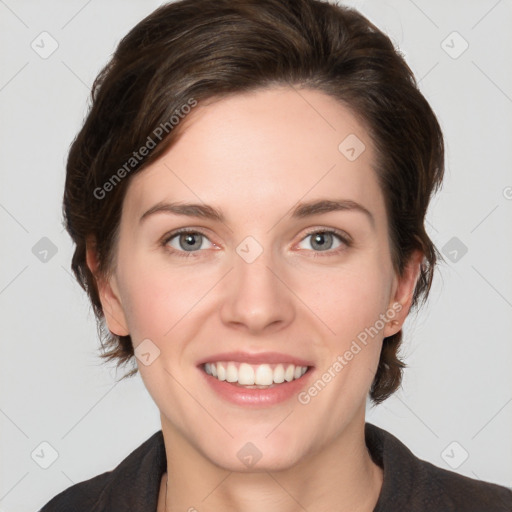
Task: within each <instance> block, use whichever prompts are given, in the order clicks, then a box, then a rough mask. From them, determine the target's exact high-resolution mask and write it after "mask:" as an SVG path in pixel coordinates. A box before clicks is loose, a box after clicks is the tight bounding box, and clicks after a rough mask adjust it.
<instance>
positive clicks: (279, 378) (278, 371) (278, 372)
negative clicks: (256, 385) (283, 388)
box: [274, 364, 284, 384]
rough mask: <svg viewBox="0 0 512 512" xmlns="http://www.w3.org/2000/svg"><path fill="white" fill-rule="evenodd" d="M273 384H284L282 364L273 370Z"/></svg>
mask: <svg viewBox="0 0 512 512" xmlns="http://www.w3.org/2000/svg"><path fill="white" fill-rule="evenodd" d="M274 382H275V383H276V384H281V382H284V367H283V365H282V364H278V365H277V366H276V367H275V369H274Z"/></svg>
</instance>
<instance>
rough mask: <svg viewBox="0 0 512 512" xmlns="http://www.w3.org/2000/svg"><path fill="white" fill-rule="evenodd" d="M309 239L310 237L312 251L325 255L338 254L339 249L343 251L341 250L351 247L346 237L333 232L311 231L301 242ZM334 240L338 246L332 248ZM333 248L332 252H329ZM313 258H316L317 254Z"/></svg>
mask: <svg viewBox="0 0 512 512" xmlns="http://www.w3.org/2000/svg"><path fill="white" fill-rule="evenodd" d="M310 237H312V238H311V241H310V246H311V247H312V248H313V249H314V252H326V253H327V255H332V254H338V253H339V252H340V247H341V250H343V248H346V247H350V245H351V243H350V240H349V239H348V237H347V236H344V235H342V234H341V233H339V232H338V231H333V230H316V231H312V232H311V233H308V235H307V236H306V237H305V238H303V240H302V242H303V241H305V240H307V239H308V238H310ZM336 239H337V240H338V245H336V246H334V244H336ZM333 246H334V247H333ZM333 248H334V250H331V249H333ZM314 256H317V254H315V255H314ZM322 256H323V255H322Z"/></svg>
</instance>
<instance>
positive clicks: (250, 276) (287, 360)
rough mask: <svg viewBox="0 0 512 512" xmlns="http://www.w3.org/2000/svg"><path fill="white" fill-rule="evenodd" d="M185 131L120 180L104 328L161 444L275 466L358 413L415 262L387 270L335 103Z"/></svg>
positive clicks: (376, 201)
mask: <svg viewBox="0 0 512 512" xmlns="http://www.w3.org/2000/svg"><path fill="white" fill-rule="evenodd" d="M183 122H184V123H186V124H185V125H184V126H183V127H182V128H184V129H183V132H182V133H181V137H180V138H179V139H178V140H177V142H176V143H175V144H174V145H173V146H172V147H171V149H170V150H169V151H168V152H167V153H166V154H164V155H163V156H162V157H161V158H160V159H159V160H158V161H156V162H155V163H153V164H152V165H151V166H149V167H148V168H147V169H145V170H144V171H142V172H141V173H140V174H138V175H135V176H134V177H133V179H132V181H131V183H130V185H129V187H128V191H127V193H126V197H125V200H124V204H123V210H122V218H121V223H120V236H119V240H118V246H117V248H116V250H117V261H116V267H115V269H114V273H113V275H112V277H111V278H110V280H109V281H108V282H105V283H103V284H101V286H100V295H101V299H102V303H103V306H104V311H105V315H106V319H107V322H108V325H109V328H110V329H111V331H112V332H114V333H116V334H120V335H124V334H130V336H131V338H132V340H133V343H134V347H135V351H136V354H137V355H138V356H139V357H138V358H137V364H138V367H139V370H140V374H141V377H142V379H143V381H144V383H145V385H146V387H147V389H148V391H149V393H150V394H151V396H152V397H153V399H154V401H155V403H156V405H157V406H158V408H159V409H160V412H161V418H162V428H163V430H164V434H165V433H167V435H168V438H169V439H174V440H175V442H176V443H178V442H179V445H180V446H186V447H187V450H188V451H189V453H194V454H195V455H196V456H198V457H202V458H203V459H207V460H209V461H211V462H212V463H214V464H215V465H217V466H220V467H223V468H226V469H229V470H237V471H243V470H244V469H246V468H247V467H248V463H247V461H248V460H249V459H247V455H249V456H253V457H254V456H256V457H259V456H261V459H260V461H259V462H258V468H266V469H273V470H276V469H283V468H288V467H291V466H293V465H295V464H298V463H300V462H302V461H305V460H307V459H308V458H309V457H313V456H314V455H315V454H318V453H320V452H321V451H322V450H325V449H327V448H328V447H329V446H331V445H332V444H333V443H335V442H336V440H337V439H340V437H341V436H342V435H343V433H344V432H346V431H348V429H349V428H350V426H351V425H354V424H356V423H357V424H358V425H360V424H361V421H364V409H365V403H366V398H367V395H368V391H369V388H370V386H371V383H372V381H373V378H374V375H375V372H376V369H377V365H378V361H379V355H380V350H381V346H382V339H383V337H385V336H390V335H391V334H394V333H395V332H397V331H398V330H399V329H400V327H401V324H402V322H403V320H404V319H405V316H406V313H407V311H408V308H409V306H410V299H411V296H412V291H413V288H414V284H415V280H416V277H417V270H418V265H415V266H411V269H412V270H410V271H409V270H408V271H406V272H405V273H404V275H403V276H402V277H399V276H397V275H396V274H395V272H394V270H393V266H392V263H391V252H390V245H389V240H388V221H387V216H386V211H385V205H384V197H383V194H382V191H381V190H380V188H379V185H378V182H377V178H376V174H375V171H374V169H373V167H374V166H375V165H376V161H375V154H374V150H373V148H372V144H371V141H370V138H369V136H368V133H367V132H366V130H365V129H364V127H363V126H362V125H361V124H360V123H359V122H358V121H357V120H356V118H355V117H354V116H353V115H352V114H351V113H350V112H349V110H348V109H346V108H345V107H344V106H342V105H341V104H340V103H339V102H337V101H336V100H334V99H332V98H331V97H329V96H326V95H324V94H323V93H321V92H318V91H313V90H300V94H299V92H297V91H296V90H294V89H292V88H287V87H282V88H272V89H265V90H259V91H257V92H253V93H250V94H243V95H242V94H241V95H236V96H232V97H230V98H227V99H222V100H218V101H216V102H212V103H210V104H208V105H206V106H198V107H196V109H195V110H193V111H192V113H191V114H189V117H188V118H187V119H186V120H185V121H183ZM347 137H348V139H347ZM363 144H364V146H363ZM189 203H194V204H198V205H199V207H195V208H194V207H188V208H183V205H185V204H189ZM177 204H178V206H181V209H180V208H178V206H177ZM173 205H174V206H173ZM315 205H316V206H315ZM214 213H215V214H214ZM182 230H185V231H186V233H180V231H182ZM91 258H92V257H91ZM89 261H92V259H90V260H89ZM408 268H409V267H408ZM391 320H394V321H395V322H396V323H395V324H392V323H391ZM204 363H212V364H211V365H210V364H208V365H207V366H205V364H204ZM217 363H219V364H217ZM212 366H214V369H212ZM290 368H291V369H290ZM304 371H305V373H304ZM207 372H209V373H213V374H214V375H208V373H207ZM215 374H216V376H215ZM223 378H224V379H225V380H220V379H223ZM251 378H252V379H256V380H255V381H254V380H251ZM267 379H270V380H267ZM237 380H238V381H239V382H237ZM228 381H233V382H228ZM279 381H280V382H279ZM254 382H255V383H254ZM269 382H273V384H272V386H270V387H269ZM241 383H242V384H243V383H245V386H243V385H241ZM251 383H253V384H252V386H251ZM265 383H266V384H265ZM249 386H251V387H249ZM260 386H262V387H260ZM249 442H250V443H252V444H251V445H248V444H247V443H249ZM240 450H242V451H240ZM244 450H245V451H244ZM246 452H247V453H246ZM258 454H259V455H258Z"/></svg>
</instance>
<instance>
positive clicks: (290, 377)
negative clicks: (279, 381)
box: [284, 364, 295, 382]
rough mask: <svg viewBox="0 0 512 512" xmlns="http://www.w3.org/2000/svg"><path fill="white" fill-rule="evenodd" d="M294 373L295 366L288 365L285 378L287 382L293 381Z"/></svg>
mask: <svg viewBox="0 0 512 512" xmlns="http://www.w3.org/2000/svg"><path fill="white" fill-rule="evenodd" d="M294 373H295V366H293V364H291V365H290V366H288V368H286V371H285V372H284V379H285V380H286V382H291V381H292V380H293V375H294Z"/></svg>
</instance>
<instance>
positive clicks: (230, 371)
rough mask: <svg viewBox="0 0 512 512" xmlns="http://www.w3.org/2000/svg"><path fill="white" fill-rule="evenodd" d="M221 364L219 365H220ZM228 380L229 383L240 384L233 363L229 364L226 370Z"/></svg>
mask: <svg viewBox="0 0 512 512" xmlns="http://www.w3.org/2000/svg"><path fill="white" fill-rule="evenodd" d="M218 364H219V363H217V365H218ZM226 380H227V381H228V382H238V370H237V368H236V366H235V365H234V364H233V363H228V367H227V368H226Z"/></svg>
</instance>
